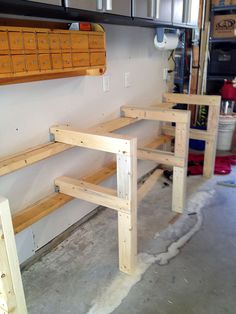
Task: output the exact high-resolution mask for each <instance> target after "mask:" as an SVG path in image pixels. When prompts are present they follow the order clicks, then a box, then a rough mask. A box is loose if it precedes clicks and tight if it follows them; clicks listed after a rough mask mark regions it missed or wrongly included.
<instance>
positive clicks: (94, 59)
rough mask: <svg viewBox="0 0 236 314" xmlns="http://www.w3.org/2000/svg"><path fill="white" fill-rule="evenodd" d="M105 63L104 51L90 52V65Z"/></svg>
mask: <svg viewBox="0 0 236 314" xmlns="http://www.w3.org/2000/svg"><path fill="white" fill-rule="evenodd" d="M105 63H106V54H105V52H91V53H90V64H91V65H105Z"/></svg>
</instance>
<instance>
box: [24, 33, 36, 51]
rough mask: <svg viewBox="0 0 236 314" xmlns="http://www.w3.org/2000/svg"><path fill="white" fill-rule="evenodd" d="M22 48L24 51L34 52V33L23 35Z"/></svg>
mask: <svg viewBox="0 0 236 314" xmlns="http://www.w3.org/2000/svg"><path fill="white" fill-rule="evenodd" d="M24 46H25V49H26V50H36V39H35V34H34V33H24Z"/></svg>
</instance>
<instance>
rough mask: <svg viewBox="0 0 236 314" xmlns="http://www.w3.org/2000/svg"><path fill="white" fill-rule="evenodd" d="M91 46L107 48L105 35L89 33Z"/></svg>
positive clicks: (92, 47)
mask: <svg viewBox="0 0 236 314" xmlns="http://www.w3.org/2000/svg"><path fill="white" fill-rule="evenodd" d="M89 48H90V49H105V42H104V36H101V35H89Z"/></svg>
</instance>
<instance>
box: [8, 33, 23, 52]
mask: <svg viewBox="0 0 236 314" xmlns="http://www.w3.org/2000/svg"><path fill="white" fill-rule="evenodd" d="M9 41H10V48H11V49H12V50H22V49H23V47H24V46H23V37H22V33H21V32H9Z"/></svg>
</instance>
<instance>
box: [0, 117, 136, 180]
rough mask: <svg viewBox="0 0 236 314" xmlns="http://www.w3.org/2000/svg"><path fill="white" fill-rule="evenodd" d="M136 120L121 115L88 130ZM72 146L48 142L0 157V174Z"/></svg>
mask: <svg viewBox="0 0 236 314" xmlns="http://www.w3.org/2000/svg"><path fill="white" fill-rule="evenodd" d="M137 121H138V120H137V119H133V118H125V117H121V118H117V119H113V120H110V121H107V122H103V123H100V124H98V125H96V126H94V127H92V128H89V129H88V131H90V132H93V133H107V132H113V131H116V130H118V129H121V128H123V127H126V126H128V125H131V124H133V123H135V122H137ZM72 147H75V146H73V145H67V144H63V143H56V142H49V143H45V144H42V145H38V146H35V147H32V148H30V149H28V150H26V151H23V152H19V153H17V154H14V155H11V156H6V157H3V158H1V159H0V176H3V175H6V174H8V173H11V172H13V171H16V170H19V169H22V168H25V167H27V166H30V165H32V164H34V163H36V162H39V161H41V160H43V159H45V158H49V157H52V156H54V155H56V154H59V153H60V152H63V151H65V150H68V149H71V148H72Z"/></svg>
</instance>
